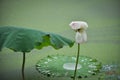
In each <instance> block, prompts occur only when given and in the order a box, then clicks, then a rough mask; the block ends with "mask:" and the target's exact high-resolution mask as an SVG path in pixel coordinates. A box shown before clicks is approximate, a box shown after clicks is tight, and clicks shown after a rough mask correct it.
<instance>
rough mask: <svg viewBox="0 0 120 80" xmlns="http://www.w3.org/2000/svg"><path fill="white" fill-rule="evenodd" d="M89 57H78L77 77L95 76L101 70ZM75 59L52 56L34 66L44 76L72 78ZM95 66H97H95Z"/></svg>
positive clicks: (96, 62)
mask: <svg viewBox="0 0 120 80" xmlns="http://www.w3.org/2000/svg"><path fill="white" fill-rule="evenodd" d="M91 59H93V58H91V57H87V56H80V57H79V64H78V65H79V66H78V69H77V77H78V78H80V77H86V78H87V77H88V76H91V75H94V74H97V73H98V72H99V70H100V69H101V68H102V64H101V63H100V62H99V61H97V60H95V59H93V61H92V62H91ZM75 61H76V57H74V56H65V55H52V56H48V57H45V58H43V59H41V60H39V61H38V62H37V64H36V70H37V71H38V72H40V73H41V74H44V75H46V76H48V74H49V76H48V77H50V76H54V77H60V76H62V77H63V76H64V77H65V76H66V77H73V75H74V65H75ZM96 64H97V65H96Z"/></svg>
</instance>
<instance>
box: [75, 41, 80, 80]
mask: <svg viewBox="0 0 120 80" xmlns="http://www.w3.org/2000/svg"><path fill="white" fill-rule="evenodd" d="M79 54H80V43H78V52H77V59H76V65H75V71H74V76H73V80H75V78H76V73H77V66H78V61H79Z"/></svg>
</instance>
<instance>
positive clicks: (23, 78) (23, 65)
mask: <svg viewBox="0 0 120 80" xmlns="http://www.w3.org/2000/svg"><path fill="white" fill-rule="evenodd" d="M24 68H25V52H23V63H22V80H25V75H24Z"/></svg>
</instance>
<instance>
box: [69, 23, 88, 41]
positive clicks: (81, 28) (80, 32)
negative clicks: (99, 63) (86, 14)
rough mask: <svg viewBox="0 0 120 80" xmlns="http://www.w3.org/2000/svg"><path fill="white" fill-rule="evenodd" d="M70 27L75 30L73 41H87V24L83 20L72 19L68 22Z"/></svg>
mask: <svg viewBox="0 0 120 80" xmlns="http://www.w3.org/2000/svg"><path fill="white" fill-rule="evenodd" d="M69 25H70V26H71V28H72V29H73V30H75V31H77V32H76V36H75V41H76V43H84V42H86V41H87V34H86V29H87V27H88V24H87V23H86V22H83V21H73V22H71V23H70V24H69Z"/></svg>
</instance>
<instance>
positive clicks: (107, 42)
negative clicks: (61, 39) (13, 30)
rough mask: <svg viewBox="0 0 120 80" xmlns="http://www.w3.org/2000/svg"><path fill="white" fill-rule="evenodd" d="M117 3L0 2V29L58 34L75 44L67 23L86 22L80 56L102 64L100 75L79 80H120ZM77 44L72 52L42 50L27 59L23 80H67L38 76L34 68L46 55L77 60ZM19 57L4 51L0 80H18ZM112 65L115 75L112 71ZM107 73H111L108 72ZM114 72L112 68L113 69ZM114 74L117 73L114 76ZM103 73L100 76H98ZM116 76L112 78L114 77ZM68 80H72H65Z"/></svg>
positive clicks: (96, 0) (82, 0) (75, 0)
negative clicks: (19, 28) (20, 27)
mask: <svg viewBox="0 0 120 80" xmlns="http://www.w3.org/2000/svg"><path fill="white" fill-rule="evenodd" d="M119 3H120V2H119V0H109V1H108V0H91V1H87V0H36V1H32V0H31V1H27V0H26V1H23V0H19V1H17V0H16V1H15V0H5V1H3V0H2V1H0V10H1V14H0V26H2V25H12V26H22V27H26V28H32V29H37V30H42V31H47V32H54V33H58V34H60V35H62V36H65V37H67V38H70V39H72V40H74V35H75V33H74V31H72V30H71V28H70V27H69V23H70V22H71V21H74V20H83V21H86V22H87V23H88V25H89V27H88V30H87V35H88V42H87V43H85V44H81V49H80V55H85V56H89V57H92V58H95V59H97V60H98V61H100V62H102V64H103V65H105V66H104V67H103V73H104V74H100V75H96V76H93V77H89V78H85V79H80V80H90V79H91V80H97V79H98V77H99V76H100V77H99V78H102V77H103V78H105V80H111V79H112V80H114V79H113V78H111V76H117V77H115V80H117V78H118V80H120V72H119V71H120V68H118V67H119V65H120V60H119V58H120V49H119V48H120V32H119V31H120V15H119V12H120V10H119V5H120V4H119ZM76 52H77V44H75V45H74V46H73V47H72V48H69V47H64V48H63V49H60V50H55V49H53V48H52V47H45V48H43V49H42V50H33V51H31V52H30V53H27V55H26V66H25V76H26V80H66V77H57V78H48V77H46V76H44V75H41V74H40V73H38V72H37V71H36V69H35V64H36V63H37V61H39V60H40V59H42V58H44V57H45V56H48V55H54V54H61V55H63V54H64V55H70V56H76ZM21 64H22V54H21V53H20V52H13V51H11V50H9V49H6V48H5V49H3V51H2V52H0V80H1V79H2V80H10V79H11V80H21ZM111 65H112V66H115V65H118V67H115V71H114V70H111V68H110V67H111ZM106 69H107V70H110V71H107V72H106ZM113 69H114V68H113ZM116 70H117V72H116ZM101 73H102V72H101ZM114 74H115V75H114ZM67 80H71V78H67ZM103 80H104V79H103Z"/></svg>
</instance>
